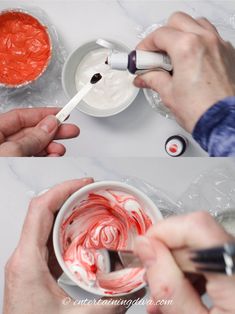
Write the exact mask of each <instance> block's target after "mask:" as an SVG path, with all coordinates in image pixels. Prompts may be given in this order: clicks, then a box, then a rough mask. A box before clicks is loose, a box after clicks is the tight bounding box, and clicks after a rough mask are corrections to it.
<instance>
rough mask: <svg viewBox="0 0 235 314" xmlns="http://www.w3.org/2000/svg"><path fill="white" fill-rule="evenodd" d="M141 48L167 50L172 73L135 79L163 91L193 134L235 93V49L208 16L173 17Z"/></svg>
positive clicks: (182, 14) (165, 99)
mask: <svg viewBox="0 0 235 314" xmlns="http://www.w3.org/2000/svg"><path fill="white" fill-rule="evenodd" d="M137 49H142V50H146V51H158V52H159V51H161V52H162V51H164V52H166V53H167V54H168V55H169V56H170V58H171V62H172V64H173V69H174V73H173V75H171V74H170V73H168V72H166V71H151V72H148V73H145V74H142V75H140V76H137V78H136V79H135V81H134V83H135V85H136V86H138V87H142V88H151V89H153V90H155V91H157V92H159V94H160V96H161V98H162V100H163V102H164V103H165V105H166V106H167V107H168V108H169V109H170V110H171V111H172V113H173V114H174V115H175V117H176V119H177V120H178V122H179V123H180V124H181V125H182V126H183V127H184V128H185V129H186V130H187V131H189V132H192V131H193V129H194V127H195V125H196V123H197V121H198V120H199V119H200V117H201V116H202V115H203V114H204V113H205V112H206V111H207V110H208V109H209V108H210V107H211V106H212V105H214V104H215V103H216V102H217V101H219V100H221V99H223V98H225V97H227V96H233V95H235V49H234V47H233V46H232V45H231V44H230V43H228V42H226V41H224V40H223V39H222V38H221V37H220V35H219V34H218V32H217V30H216V29H215V27H214V26H213V25H212V24H211V23H210V22H209V21H208V20H206V19H204V18H200V19H193V18H192V17H191V16H189V15H187V14H185V13H181V12H178V13H175V14H173V15H172V16H171V17H170V19H169V20H168V23H167V24H166V26H164V27H161V28H159V29H157V30H156V31H154V32H153V33H151V34H150V35H149V36H148V37H146V38H145V39H144V40H143V41H142V42H141V43H140V44H139V45H138V46H137Z"/></svg>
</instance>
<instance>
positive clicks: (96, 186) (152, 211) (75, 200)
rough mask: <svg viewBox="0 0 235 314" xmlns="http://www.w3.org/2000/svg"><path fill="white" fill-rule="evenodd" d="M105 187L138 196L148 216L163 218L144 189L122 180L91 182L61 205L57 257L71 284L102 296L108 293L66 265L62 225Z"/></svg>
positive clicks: (56, 229)
mask: <svg viewBox="0 0 235 314" xmlns="http://www.w3.org/2000/svg"><path fill="white" fill-rule="evenodd" d="M105 189H113V190H115V191H122V192H126V193H129V194H130V195H133V196H134V197H136V199H137V200H138V201H139V202H140V204H141V205H142V207H143V209H147V210H148V211H147V213H148V216H149V217H150V219H151V220H152V221H153V222H154V223H157V221H159V220H161V219H162V214H161V212H160V210H159V209H158V208H157V207H156V205H155V204H154V202H153V201H152V200H151V199H150V198H149V197H148V196H146V195H145V194H144V193H143V192H142V191H140V190H138V189H136V188H135V187H133V186H131V185H128V184H126V183H122V182H117V181H101V182H95V183H92V184H89V185H87V186H85V187H83V188H81V189H80V190H78V191H77V192H75V193H74V194H72V195H71V196H70V197H69V198H68V199H67V201H66V202H65V203H64V204H63V206H62V207H61V209H60V211H59V213H58V215H57V217H56V220H55V225H54V230H53V244H54V250H55V255H56V258H57V260H58V262H59V264H60V266H61V268H62V270H63V271H64V274H65V275H66V276H67V277H68V278H69V279H70V280H71V281H72V284H71V283H69V281H68V284H70V285H77V286H79V287H80V288H82V289H84V290H86V291H88V292H90V293H93V294H96V295H102V296H107V294H104V293H102V291H100V290H99V289H97V288H95V287H88V286H87V285H86V284H85V283H82V282H81V281H79V280H78V279H77V277H76V276H75V275H74V274H73V273H72V272H71V271H70V270H69V269H68V267H67V266H66V264H65V262H64V259H63V257H62V254H61V243H60V226H61V224H62V222H63V221H64V218H65V217H67V216H68V215H69V213H70V212H72V210H73V208H74V206H76V205H77V204H79V203H80V202H81V201H82V200H83V199H84V198H86V196H87V195H88V194H89V193H90V192H95V191H98V190H99V191H100V190H105ZM143 287H145V283H143V284H142V285H140V286H138V287H137V288H135V289H133V290H132V291H131V292H129V293H120V294H115V297H116V296H122V295H127V294H130V293H133V292H135V291H138V290H140V289H142V288H143Z"/></svg>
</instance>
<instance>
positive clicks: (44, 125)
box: [38, 115, 58, 133]
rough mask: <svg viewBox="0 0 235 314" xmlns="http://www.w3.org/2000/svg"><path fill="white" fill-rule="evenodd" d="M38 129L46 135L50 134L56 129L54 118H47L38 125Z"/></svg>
mask: <svg viewBox="0 0 235 314" xmlns="http://www.w3.org/2000/svg"><path fill="white" fill-rule="evenodd" d="M38 127H39V128H40V129H42V130H43V131H45V132H47V133H51V132H52V131H54V130H55V129H57V128H58V121H57V119H56V117H55V116H53V115H51V116H47V117H46V118H44V119H43V120H42V121H41V122H40V123H39V124H38Z"/></svg>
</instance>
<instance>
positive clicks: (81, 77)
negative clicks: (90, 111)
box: [75, 48, 136, 110]
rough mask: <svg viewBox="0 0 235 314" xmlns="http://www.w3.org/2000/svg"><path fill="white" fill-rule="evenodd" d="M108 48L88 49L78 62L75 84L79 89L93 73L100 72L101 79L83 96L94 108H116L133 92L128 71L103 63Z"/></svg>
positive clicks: (131, 77)
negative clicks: (118, 69) (114, 68)
mask: <svg viewBox="0 0 235 314" xmlns="http://www.w3.org/2000/svg"><path fill="white" fill-rule="evenodd" d="M108 54H109V50H108V49H105V48H99V49H95V50H92V51H90V52H89V53H88V54H87V55H86V56H85V57H84V58H83V59H82V61H81V63H80V64H79V66H78V68H77V71H76V75H75V84H76V88H77V90H78V91H79V90H80V89H81V88H82V87H83V86H84V85H85V84H86V83H87V82H89V81H90V79H91V77H92V76H93V75H94V74H95V73H100V74H101V75H102V79H101V80H100V81H99V82H98V83H96V84H95V85H94V87H93V88H92V90H91V91H90V92H89V93H88V94H87V95H86V96H85V97H84V98H83V100H84V101H85V102H86V103H87V104H88V105H89V106H91V107H94V108H96V109H101V110H102V109H103V110H105V109H110V108H116V107H119V106H121V105H122V104H125V103H126V102H127V101H128V100H129V99H130V98H131V97H132V96H133V93H134V90H135V89H136V87H135V86H134V85H133V78H134V76H133V75H132V74H130V73H129V72H128V71H117V70H113V69H111V68H110V67H109V65H107V64H105V61H106V59H107V56H108Z"/></svg>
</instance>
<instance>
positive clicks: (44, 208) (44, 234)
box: [19, 178, 93, 251]
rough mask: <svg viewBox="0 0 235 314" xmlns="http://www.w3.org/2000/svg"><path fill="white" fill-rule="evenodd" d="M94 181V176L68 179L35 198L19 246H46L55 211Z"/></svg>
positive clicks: (29, 248) (27, 247) (31, 247)
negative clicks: (71, 196)
mask: <svg viewBox="0 0 235 314" xmlns="http://www.w3.org/2000/svg"><path fill="white" fill-rule="evenodd" d="M92 182H93V179H92V178H83V179H78V180H71V181H67V182H64V183H61V184H58V185H56V186H55V187H53V188H52V189H50V190H49V191H48V192H46V193H44V194H42V195H40V196H38V197H36V198H34V199H33V200H32V201H31V203H30V206H29V210H28V213H27V216H26V219H25V222H24V226H23V229H22V233H21V238H20V243H19V246H20V247H21V248H25V249H27V250H29V251H32V250H33V249H34V248H35V249H37V248H38V247H39V248H40V249H42V248H43V247H45V246H46V244H47V241H48V238H49V235H50V232H51V228H52V225H53V222H54V215H55V213H56V212H57V211H58V210H59V209H60V207H61V206H62V205H63V203H64V202H65V201H66V199H67V198H68V197H69V196H70V195H71V194H73V193H74V192H75V191H77V190H79V189H80V188H82V187H83V186H85V185H87V184H90V183H92Z"/></svg>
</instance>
